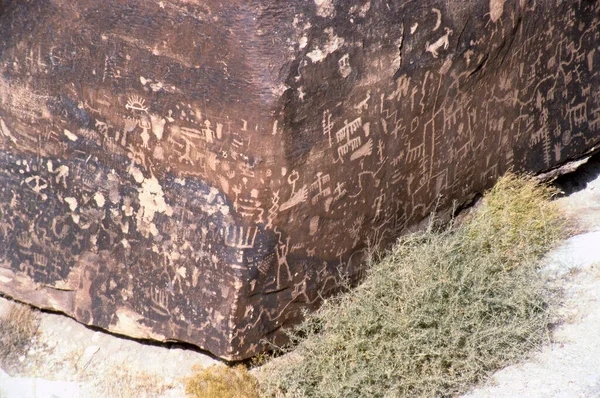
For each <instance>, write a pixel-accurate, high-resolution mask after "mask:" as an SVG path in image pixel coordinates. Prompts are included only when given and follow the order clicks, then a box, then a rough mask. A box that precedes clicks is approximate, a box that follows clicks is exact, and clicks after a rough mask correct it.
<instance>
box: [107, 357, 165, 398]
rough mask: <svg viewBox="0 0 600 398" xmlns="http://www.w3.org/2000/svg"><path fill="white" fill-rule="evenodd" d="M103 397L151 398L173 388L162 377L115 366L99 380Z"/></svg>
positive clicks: (122, 366)
mask: <svg viewBox="0 0 600 398" xmlns="http://www.w3.org/2000/svg"><path fill="white" fill-rule="evenodd" d="M98 387H99V389H100V390H101V391H102V392H103V394H102V395H103V396H105V397H112V398H152V397H156V396H159V395H161V394H163V393H165V392H166V391H167V390H169V389H171V388H173V387H174V383H167V382H166V381H165V380H164V379H163V378H162V377H159V376H156V375H152V374H149V373H146V372H142V371H138V370H135V369H131V368H129V367H128V366H126V365H121V366H117V367H115V368H113V369H110V370H108V371H107V372H106V374H105V375H104V377H103V379H102V380H99V386H98Z"/></svg>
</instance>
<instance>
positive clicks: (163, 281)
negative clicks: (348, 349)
mask: <svg viewBox="0 0 600 398" xmlns="http://www.w3.org/2000/svg"><path fill="white" fill-rule="evenodd" d="M599 14H600V3H599V2H594V1H584V0H581V1H553V2H551V1H547V2H544V1H537V2H536V1H529V0H516V1H511V0H506V1H504V0H489V1H488V0H473V1H468V2H465V1H453V2H452V1H451V2H447V1H441V0H440V1H434V0H430V1H429V0H428V1H423V2H418V4H417V2H403V1H384V0H372V1H367V0H352V1H341V0H340V1H333V0H314V1H308V0H305V1H296V2H278V1H274V0H254V1H228V2H222V1H216V0H208V1H198V0H162V1H142V0H130V1H116V0H108V1H105V2H97V1H92V0H77V1H64V0H48V1H26V0H21V1H16V0H15V1H11V0H0V71H1V75H0V291H2V292H3V293H5V294H8V295H10V296H13V297H15V298H18V299H20V300H23V301H27V302H29V303H32V304H35V305H38V306H41V307H46V308H52V309H55V310H59V311H62V312H65V313H67V314H69V315H71V316H73V317H75V318H76V319H78V320H79V321H81V322H84V323H87V324H92V325H96V326H99V327H102V328H106V329H109V330H111V331H114V332H117V333H124V334H128V335H131V336H135V337H144V338H154V339H158V340H181V341H186V342H190V343H193V344H197V345H198V346H200V347H202V348H204V349H207V350H209V351H211V352H213V353H215V354H217V355H219V356H221V357H224V358H228V359H240V358H245V357H248V356H251V355H253V354H255V353H257V352H259V351H260V350H261V349H263V343H261V342H260V341H261V339H263V338H268V339H277V338H278V337H281V331H280V330H281V327H282V326H286V325H289V324H291V323H294V322H296V321H297V320H298V319H299V317H300V316H301V311H302V309H304V308H314V307H315V306H316V305H318V303H319V300H320V299H321V298H322V297H323V296H325V295H327V294H329V293H331V292H332V291H334V290H335V289H336V287H337V285H338V277H339V271H341V272H342V273H346V274H348V275H350V276H351V277H352V278H358V277H359V276H360V273H361V270H362V264H361V263H362V260H363V258H364V256H365V252H366V247H367V245H369V244H370V245H374V246H376V247H384V246H385V245H387V244H389V243H390V242H392V241H393V240H394V239H395V237H396V236H397V235H398V234H399V233H401V232H402V231H405V230H407V229H408V228H410V227H411V226H414V225H416V224H418V223H419V222H421V221H422V220H423V219H424V218H425V217H426V216H427V215H428V214H429V213H430V212H431V211H433V210H434V209H435V208H436V206H437V207H438V208H448V207H450V206H451V205H452V203H453V201H457V202H458V203H463V202H465V201H467V200H469V199H470V198H471V197H472V195H473V194H475V193H477V192H480V191H482V190H483V189H485V188H487V187H490V186H491V185H492V184H493V182H494V181H495V180H496V178H497V177H498V176H500V175H501V174H502V173H503V172H504V171H506V170H507V169H509V168H513V169H515V170H517V171H541V170H547V169H549V168H552V167H553V166H555V165H558V164H560V163H561V162H564V161H565V160H567V159H571V158H573V157H577V156H579V155H580V154H582V153H584V152H587V151H589V150H590V149H592V148H593V147H594V145H596V144H597V143H598V142H599V141H600V136H598V134H597V133H598V129H599V127H600V75H599V72H598V70H600V69H599V65H600V47H599V43H600V17H599Z"/></svg>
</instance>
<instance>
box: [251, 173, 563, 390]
mask: <svg viewBox="0 0 600 398" xmlns="http://www.w3.org/2000/svg"><path fill="white" fill-rule="evenodd" d="M551 194H552V192H551V190H550V189H549V188H547V187H545V186H542V185H540V184H538V183H537V182H536V181H535V180H533V179H532V178H517V177H515V176H514V175H512V174H509V175H507V176H506V177H504V178H502V179H501V180H500V181H499V182H498V184H497V185H496V187H495V188H493V189H492V190H491V191H490V192H488V193H487V195H486V196H485V197H484V200H483V203H482V205H481V206H480V208H479V209H478V210H477V211H475V213H474V214H473V215H472V216H470V217H468V218H467V219H466V221H465V222H464V223H462V224H461V225H460V226H455V227H452V228H449V229H448V230H443V231H438V232H432V231H426V232H422V233H417V234H413V235H409V236H405V237H403V238H401V239H400V240H399V242H398V244H397V245H396V246H395V247H394V248H393V249H392V250H391V251H390V253H389V254H387V255H386V257H385V258H383V259H381V260H380V261H377V262H375V263H374V264H372V266H371V268H370V271H369V273H368V276H367V278H366V279H365V281H364V282H363V283H362V284H361V285H360V286H358V287H357V288H356V289H353V290H351V291H349V292H348V293H345V294H343V295H340V296H338V297H337V298H334V299H330V300H327V301H326V302H325V303H324V305H323V306H322V308H321V309H320V310H319V311H317V312H316V313H314V314H311V315H308V316H307V319H306V321H305V322H304V323H303V324H302V325H300V326H299V327H298V328H296V329H295V330H294V331H293V333H292V334H291V338H292V341H293V342H294V344H295V347H294V351H293V352H292V353H291V354H288V355H286V356H283V357H282V358H279V359H276V360H274V361H272V362H270V363H268V364H267V365H265V366H264V367H263V369H261V371H260V372H259V378H260V380H261V388H262V391H263V393H264V395H265V396H267V397H294V398H299V397H311V398H312V397H344V398H352V397H418V396H427V397H435V396H452V395H455V394H458V393H461V392H464V391H466V390H468V389H469V388H470V387H471V386H472V385H473V384H475V383H478V382H480V381H482V380H483V379H484V378H485V377H486V376H487V375H489V374H490V373H491V372H493V371H494V370H497V369H499V368H501V367H503V366H505V365H507V364H509V363H511V362H514V361H515V360H517V359H519V358H521V357H522V356H523V355H524V354H525V353H527V352H528V351H530V350H531V349H534V348H536V347H538V346H539V345H540V344H541V343H542V342H543V340H544V338H545V336H546V333H547V330H548V329H547V327H548V311H547V301H546V300H547V297H546V295H545V292H544V289H543V281H542V280H541V277H540V276H539V275H538V273H537V272H536V269H537V265H538V260H539V257H540V256H541V255H542V254H543V253H545V252H546V251H547V250H548V249H549V248H550V247H551V246H552V245H553V244H554V243H555V242H557V241H558V240H559V239H560V238H561V237H562V236H563V234H564V232H563V231H564V222H563V219H562V216H561V214H560V212H559V210H558V208H557V206H556V205H555V204H554V203H552V202H550V200H549V199H550V196H551Z"/></svg>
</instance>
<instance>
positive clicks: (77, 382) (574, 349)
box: [0, 158, 600, 398]
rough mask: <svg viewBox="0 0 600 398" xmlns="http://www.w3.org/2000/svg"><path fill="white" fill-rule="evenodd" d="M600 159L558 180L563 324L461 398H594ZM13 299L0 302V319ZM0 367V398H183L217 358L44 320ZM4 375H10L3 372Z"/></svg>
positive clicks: (555, 280)
mask: <svg viewBox="0 0 600 398" xmlns="http://www.w3.org/2000/svg"><path fill="white" fill-rule="evenodd" d="M599 175H600V161H598V160H594V159H593V158H592V160H590V161H589V162H588V164H586V165H584V166H582V167H581V168H580V169H579V170H578V171H577V172H576V174H574V175H571V176H569V177H568V178H561V179H559V183H560V186H561V188H562V189H563V190H564V191H565V194H566V196H565V197H563V198H561V199H559V202H560V204H561V206H562V207H563V208H564V209H565V211H566V212H567V213H568V214H569V215H570V216H571V217H572V218H573V219H575V220H577V222H578V225H579V226H580V228H581V233H580V234H579V235H577V236H574V237H572V238H571V239H569V240H567V241H566V242H564V244H563V245H561V246H560V247H559V248H558V249H557V250H555V251H553V252H552V253H550V254H549V255H548V256H547V258H546V259H545V262H544V263H545V266H544V268H543V271H542V272H544V273H546V274H547V275H548V277H549V281H550V282H549V283H550V285H551V287H552V288H554V289H561V290H562V291H563V292H564V296H563V299H562V302H561V303H560V306H559V307H558V309H557V312H558V315H559V317H560V318H561V319H563V322H562V323H560V324H559V325H558V326H557V327H556V329H555V330H554V331H553V333H552V335H551V336H549V338H548V344H547V345H546V346H545V347H544V348H543V350H541V351H540V352H537V353H533V354H532V355H531V356H530V357H529V359H528V360H527V361H525V362H523V363H520V364H517V365H514V366H510V367H507V368H505V369H503V370H501V371H499V372H496V373H495V374H494V375H493V376H492V377H491V378H490V380H489V382H488V383H486V384H485V385H484V386H482V387H479V388H477V389H475V390H473V391H472V392H471V393H469V394H467V395H465V396H464V398H483V397H507V398H508V397H511V398H513V397H544V398H546V397H569V398H571V397H600V177H599ZM9 305H11V302H10V301H8V300H6V299H2V298H0V317H1V316H2V315H3V313H5V312H6V311H7V309H8V307H9ZM17 360H18V366H17V369H14V368H13V369H10V371H9V372H8V373H7V372H6V370H7V369H5V370H2V369H0V398H29V397H31V398H34V397H35V398H41V397H44V398H46V397H48V398H67V397H68V398H71V397H90V398H94V397H123V398H125V397H136V398H137V397H184V396H185V392H184V383H183V380H182V379H183V378H184V377H185V376H189V375H190V374H191V373H192V366H194V365H200V366H210V365H211V364H214V363H216V361H215V360H214V359H213V358H211V357H209V356H207V355H204V354H202V353H200V352H195V351H192V350H186V349H182V348H173V347H166V346H162V345H149V344H142V343H140V342H137V341H134V340H130V339H124V338H121V337H118V336H114V335H110V334H106V333H103V332H100V331H96V330H92V329H89V328H86V327H85V326H83V325H81V324H79V323H77V322H75V321H74V320H72V319H70V318H67V317H64V316H61V315H57V314H49V313H41V314H40V327H39V333H38V336H37V337H36V339H35V341H33V342H32V345H31V347H30V348H29V350H28V351H27V352H26V353H25V354H24V355H22V356H20V357H19V358H18V359H17ZM9 373H10V374H9Z"/></svg>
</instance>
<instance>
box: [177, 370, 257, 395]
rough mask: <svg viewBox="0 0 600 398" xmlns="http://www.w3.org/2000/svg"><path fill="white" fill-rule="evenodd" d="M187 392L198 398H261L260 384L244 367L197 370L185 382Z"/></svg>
mask: <svg viewBox="0 0 600 398" xmlns="http://www.w3.org/2000/svg"><path fill="white" fill-rule="evenodd" d="M185 392H186V394H188V395H189V396H191V397H196V398H259V397H260V395H259V392H258V382H257V381H256V379H255V378H254V377H253V376H251V375H250V374H248V371H247V370H246V368H244V367H243V366H242V365H239V366H236V367H233V368H230V367H227V366H225V365H213V366H211V367H209V368H197V369H195V374H194V375H193V376H191V377H188V378H187V379H186V380H185Z"/></svg>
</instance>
